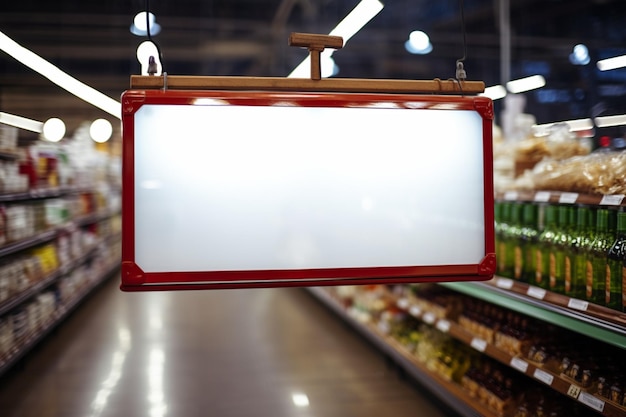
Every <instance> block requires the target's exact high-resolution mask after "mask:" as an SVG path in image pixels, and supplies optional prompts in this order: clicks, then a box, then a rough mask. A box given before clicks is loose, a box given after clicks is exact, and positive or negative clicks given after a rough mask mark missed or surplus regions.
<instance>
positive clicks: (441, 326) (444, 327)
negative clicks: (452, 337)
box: [436, 320, 450, 333]
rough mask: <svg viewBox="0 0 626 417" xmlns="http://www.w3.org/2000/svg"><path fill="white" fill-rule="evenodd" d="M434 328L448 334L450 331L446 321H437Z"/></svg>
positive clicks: (448, 323)
mask: <svg viewBox="0 0 626 417" xmlns="http://www.w3.org/2000/svg"><path fill="white" fill-rule="evenodd" d="M436 327H437V329H438V330H439V331H441V332H443V333H448V332H449V331H450V322H449V321H448V320H439V321H438V322H437V326H436Z"/></svg>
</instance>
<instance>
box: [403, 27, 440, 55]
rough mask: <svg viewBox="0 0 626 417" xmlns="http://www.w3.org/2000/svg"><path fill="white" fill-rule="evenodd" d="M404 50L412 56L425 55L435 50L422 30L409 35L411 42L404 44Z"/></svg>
mask: <svg viewBox="0 0 626 417" xmlns="http://www.w3.org/2000/svg"><path fill="white" fill-rule="evenodd" d="M404 48H405V49H406V50H407V51H409V52H410V53H412V54H420V55H425V54H428V53H430V52H432V50H433V45H432V43H430V38H429V37H428V35H427V34H426V33H424V32H422V31H421V30H414V31H413V32H411V33H410V34H409V40H408V41H406V42H405V43H404Z"/></svg>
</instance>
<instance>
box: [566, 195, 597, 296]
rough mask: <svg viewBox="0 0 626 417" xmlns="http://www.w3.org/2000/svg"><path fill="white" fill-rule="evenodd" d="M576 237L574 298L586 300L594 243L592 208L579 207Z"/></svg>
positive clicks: (573, 279) (573, 275)
mask: <svg viewBox="0 0 626 417" xmlns="http://www.w3.org/2000/svg"><path fill="white" fill-rule="evenodd" d="M577 211H578V216H577V222H576V223H577V227H576V236H575V239H574V245H573V252H574V268H573V269H572V294H571V296H572V297H575V298H580V299H584V298H585V292H586V282H587V257H588V254H589V252H590V251H591V243H592V242H593V232H592V225H593V223H592V219H593V211H592V210H591V208H590V207H587V206H579V207H578V210H577Z"/></svg>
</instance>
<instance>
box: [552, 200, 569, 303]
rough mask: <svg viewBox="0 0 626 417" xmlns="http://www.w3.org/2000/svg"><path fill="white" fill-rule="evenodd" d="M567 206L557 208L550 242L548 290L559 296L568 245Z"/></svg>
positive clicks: (563, 279)
mask: <svg viewBox="0 0 626 417" xmlns="http://www.w3.org/2000/svg"><path fill="white" fill-rule="evenodd" d="M568 208H569V207H568V206H565V205H561V206H559V207H558V213H559V215H558V222H557V229H556V232H555V234H554V238H553V240H552V253H551V254H550V273H549V277H550V278H549V279H550V281H549V288H550V291H554V292H556V293H559V294H564V293H565V270H566V265H565V251H566V250H567V245H568V243H569V236H568V233H569V211H568Z"/></svg>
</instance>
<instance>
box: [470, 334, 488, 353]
mask: <svg viewBox="0 0 626 417" xmlns="http://www.w3.org/2000/svg"><path fill="white" fill-rule="evenodd" d="M470 346H471V347H473V348H474V349H476V350H477V351H479V352H484V351H485V349H487V341H486V340H483V339H481V338H479V337H475V338H473V339H472V342H471V343H470Z"/></svg>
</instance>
